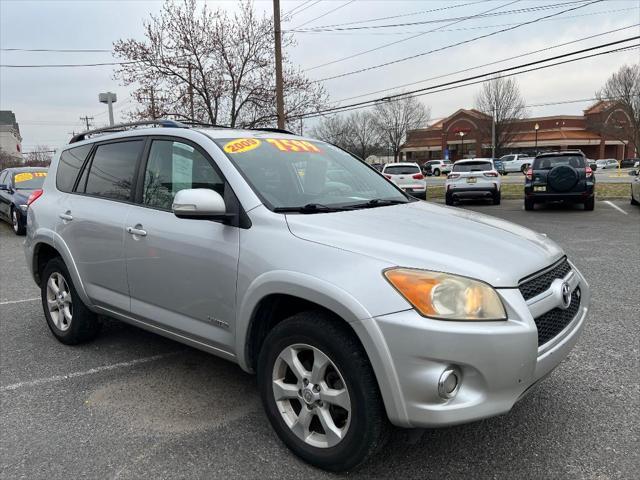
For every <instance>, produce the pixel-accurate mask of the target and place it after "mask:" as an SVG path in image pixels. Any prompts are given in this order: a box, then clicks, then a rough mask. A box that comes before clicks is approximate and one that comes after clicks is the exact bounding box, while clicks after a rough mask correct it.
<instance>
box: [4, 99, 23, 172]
mask: <svg viewBox="0 0 640 480" xmlns="http://www.w3.org/2000/svg"><path fill="white" fill-rule="evenodd" d="M0 150H1V151H2V152H4V153H5V154H8V155H10V156H11V157H13V158H15V159H16V160H22V136H21V135H20V126H19V125H18V122H17V121H16V116H15V114H14V113H13V112H12V111H11V110H0Z"/></svg>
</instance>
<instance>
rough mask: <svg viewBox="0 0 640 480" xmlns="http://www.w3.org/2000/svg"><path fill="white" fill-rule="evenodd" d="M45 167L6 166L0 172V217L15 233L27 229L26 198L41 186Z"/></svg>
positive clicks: (21, 233) (45, 172) (45, 173)
mask: <svg viewBox="0 0 640 480" xmlns="http://www.w3.org/2000/svg"><path fill="white" fill-rule="evenodd" d="M46 176H47V169H46V168H36V167H24V168H7V169H6V170H3V171H2V172H0V219H2V220H4V221H6V222H9V223H10V224H11V225H12V226H13V231H14V232H15V233H16V235H24V234H25V232H26V230H27V200H28V199H29V196H30V195H31V194H32V193H33V192H34V191H36V190H39V189H41V188H42V183H43V182H44V179H45V177H46Z"/></svg>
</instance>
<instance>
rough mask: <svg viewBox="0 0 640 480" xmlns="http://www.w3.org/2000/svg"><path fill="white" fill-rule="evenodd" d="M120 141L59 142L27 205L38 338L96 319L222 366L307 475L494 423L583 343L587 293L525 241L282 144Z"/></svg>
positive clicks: (270, 136)
mask: <svg viewBox="0 0 640 480" xmlns="http://www.w3.org/2000/svg"><path fill="white" fill-rule="evenodd" d="M131 127H132V128H130V129H126V128H125V126H118V127H116V128H117V129H118V130H124V131H119V132H117V133H113V132H101V131H97V132H93V133H86V134H82V135H79V136H77V137H75V138H74V139H72V143H71V144H69V145H68V146H66V147H65V148H64V149H63V150H62V151H61V152H60V153H59V154H58V155H57V156H56V158H55V159H54V160H53V162H52V164H51V169H50V173H49V175H48V177H47V179H46V180H45V183H44V186H43V192H40V194H39V195H34V197H35V198H34V199H32V201H31V203H30V205H29V208H28V219H27V230H28V232H27V239H26V242H25V249H26V259H27V262H28V265H29V267H30V269H31V271H32V273H33V277H34V279H35V281H36V283H37V284H38V285H39V286H40V288H41V291H42V306H43V308H44V315H45V317H46V321H47V324H48V325H49V328H50V329H51V331H52V332H53V335H55V336H56V337H57V338H58V339H59V340H60V341H61V342H63V343H66V344H76V343H79V342H83V341H87V340H89V339H91V338H93V337H94V336H95V335H96V334H97V333H98V330H99V326H100V323H99V317H98V316H99V315H106V316H109V317H113V318H116V319H119V320H121V321H124V322H128V323H131V324H133V325H136V326H139V327H142V328H145V329H148V330H151V331H153V332H156V333H159V334H160V335H164V336H167V337H170V338H172V339H175V340H177V341H179V342H183V343H186V344H188V345H192V346H194V347H196V348H199V349H202V350H205V351H208V352H211V353H213V354H215V355H219V356H221V357H223V358H226V359H228V360H230V361H233V362H236V363H238V364H239V365H240V366H241V367H242V368H243V369H244V370H246V371H247V372H255V373H257V377H258V385H259V388H260V394H261V398H262V402H263V404H264V408H265V411H266V415H267V417H268V418H269V420H270V422H271V424H272V425H273V428H274V429H275V431H276V432H277V434H278V435H279V436H280V438H281V439H282V441H283V442H284V443H285V444H286V445H287V446H288V447H289V448H290V449H291V450H292V451H294V452H295V453H296V454H297V455H299V456H300V457H302V458H303V459H304V460H306V461H307V462H310V463H312V464H314V465H316V466H319V467H321V468H324V469H328V470H334V471H341V470H348V469H352V468H354V467H356V466H357V465H359V464H360V463H362V462H364V461H365V460H366V459H367V458H369V457H370V456H371V455H373V454H374V453H375V452H376V451H377V450H378V449H379V448H380V447H381V446H382V445H383V443H384V440H385V437H386V435H387V433H388V432H389V430H390V425H396V426H400V427H407V428H412V427H439V426H444V425H453V424H458V423H464V422H471V421H474V420H478V419H482V418H486V417H490V416H493V415H498V414H502V413H505V412H508V411H509V410H510V409H511V408H512V407H513V405H514V404H515V403H516V402H517V401H518V400H519V399H520V398H522V396H523V395H524V394H525V393H526V392H527V391H528V390H529V388H530V387H531V386H532V385H533V384H535V383H536V382H537V381H539V380H540V379H542V378H543V377H545V376H546V375H547V374H549V372H551V371H552V370H553V369H554V368H555V367H556V366H558V364H559V363H560V362H561V361H562V360H563V358H564V357H565V356H566V355H567V354H568V352H569V351H570V350H571V348H572V347H573V345H574V344H575V342H576V340H577V339H578V336H579V333H580V331H581V330H582V328H583V326H584V323H585V317H586V315H587V310H588V306H589V287H588V285H587V282H586V281H585V280H584V278H583V277H582V276H581V274H580V273H579V272H578V270H577V269H576V268H575V266H574V265H573V264H571V263H570V261H569V260H568V259H567V258H566V256H565V254H564V253H563V251H562V249H560V247H558V245H556V244H555V243H554V242H553V241H551V240H549V239H548V238H547V237H546V236H545V235H542V234H538V233H536V232H533V231H531V230H528V229H526V228H523V227H520V226H517V225H514V224H511V223H508V222H505V221H502V220H499V219H496V218H493V217H489V216H483V215H480V214H478V213H470V212H467V211H464V210H459V209H452V208H448V207H443V206H437V205H434V204H430V203H427V202H423V201H419V200H416V199H414V198H412V197H410V196H409V195H407V194H406V193H404V192H403V191H402V190H400V189H399V188H398V187H397V186H395V185H394V184H392V183H391V182H389V181H387V180H386V179H385V178H384V176H382V175H381V174H380V173H379V172H377V171H376V170H374V169H373V168H371V167H369V166H367V165H366V164H365V163H364V162H362V161H360V160H358V159H357V158H355V157H353V156H352V155H350V154H348V153H346V152H345V151H343V150H341V149H339V148H337V147H335V146H333V145H329V144H327V143H323V142H320V141H316V140H312V139H308V138H303V137H299V136H295V135H292V134H288V133H286V132H283V131H274V130H263V131H257V130H233V129H229V128H213V127H211V128H202V129H200V128H187V127H184V126H183V125H181V124H178V123H176V122H170V121H163V122H158V123H157V124H156V127H157V128H134V126H131ZM497 258H500V259H501V261H499V262H498V261H496V259H497Z"/></svg>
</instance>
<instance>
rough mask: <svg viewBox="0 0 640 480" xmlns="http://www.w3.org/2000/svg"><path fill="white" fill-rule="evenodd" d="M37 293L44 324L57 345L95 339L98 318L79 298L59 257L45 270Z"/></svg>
mask: <svg viewBox="0 0 640 480" xmlns="http://www.w3.org/2000/svg"><path fill="white" fill-rule="evenodd" d="M40 292H41V298H42V308H43V309H44V316H45V318H46V320H47V325H48V326H49V329H50V330H51V333H53V335H54V336H55V337H56V338H57V339H58V340H59V341H60V342H62V343H64V344H67V345H77V344H79V343H83V342H87V341H89V340H92V339H93V338H95V336H96V335H97V334H98V332H99V331H100V322H99V320H98V316H97V315H96V314H95V313H93V312H92V311H91V310H89V309H88V308H87V306H86V305H85V304H84V303H83V302H82V300H81V299H80V297H79V296H78V292H77V290H76V288H75V286H74V285H73V282H72V281H71V276H70V275H69V271H68V270H67V267H66V265H65V264H64V262H63V261H62V259H61V258H60V257H56V258H53V259H51V260H49V262H48V263H47V265H46V267H44V270H43V272H42V276H41V284H40Z"/></svg>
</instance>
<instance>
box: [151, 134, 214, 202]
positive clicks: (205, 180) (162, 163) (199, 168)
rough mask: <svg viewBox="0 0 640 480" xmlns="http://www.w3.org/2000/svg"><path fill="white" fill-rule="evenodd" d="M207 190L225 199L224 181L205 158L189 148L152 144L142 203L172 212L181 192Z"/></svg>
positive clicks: (171, 143)
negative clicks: (193, 189) (174, 200)
mask: <svg viewBox="0 0 640 480" xmlns="http://www.w3.org/2000/svg"><path fill="white" fill-rule="evenodd" d="M189 188H210V189H211V190H215V191H216V192H218V193H219V194H220V195H221V196H223V197H224V180H223V179H222V178H221V177H220V175H219V174H218V172H217V171H216V170H215V169H214V168H213V167H212V166H211V164H210V163H209V161H208V160H207V159H206V157H205V156H204V155H202V154H201V153H200V152H199V151H198V150H196V149H195V148H194V147H192V146H191V145H188V144H186V143H182V142H175V141H171V140H154V141H153V143H152V144H151V149H150V151H149V159H148V161H147V166H146V169H145V174H144V187H143V194H142V203H143V204H144V205H148V206H150V207H154V208H160V209H163V210H171V204H172V203H173V199H174V197H175V196H176V193H178V192H179V191H180V190H184V189H189Z"/></svg>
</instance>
